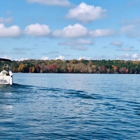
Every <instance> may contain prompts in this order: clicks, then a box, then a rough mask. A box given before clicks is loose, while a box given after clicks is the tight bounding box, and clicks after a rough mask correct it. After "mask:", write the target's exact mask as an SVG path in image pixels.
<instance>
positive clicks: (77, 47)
mask: <svg viewBox="0 0 140 140" xmlns="http://www.w3.org/2000/svg"><path fill="white" fill-rule="evenodd" d="M71 49H73V50H78V51H86V50H88V47H86V46H71Z"/></svg>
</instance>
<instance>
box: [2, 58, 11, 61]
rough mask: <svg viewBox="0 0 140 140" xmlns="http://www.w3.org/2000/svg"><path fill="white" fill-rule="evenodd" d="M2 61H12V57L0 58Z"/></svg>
mask: <svg viewBox="0 0 140 140" xmlns="http://www.w3.org/2000/svg"><path fill="white" fill-rule="evenodd" d="M0 61H7V62H12V61H11V60H10V59H7V58H0Z"/></svg>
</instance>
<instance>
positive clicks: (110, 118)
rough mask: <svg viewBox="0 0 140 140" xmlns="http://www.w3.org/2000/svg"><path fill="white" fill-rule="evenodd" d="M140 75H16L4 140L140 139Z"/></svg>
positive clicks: (4, 99)
mask: <svg viewBox="0 0 140 140" xmlns="http://www.w3.org/2000/svg"><path fill="white" fill-rule="evenodd" d="M139 88H140V75H115V74H114V75H111V74H110V75H99V74H14V84H13V85H12V86H0V139H10V140H11V139H19V140H20V139H21V140H22V139H23V140H24V139H31V140H33V139H61V140H62V139H65V140H69V139H74V140H84V139H86V140H91V139H96V140H97V139H99V140H102V139H120V140H121V139H122V140H124V139H135V140H136V139H140V89H139Z"/></svg>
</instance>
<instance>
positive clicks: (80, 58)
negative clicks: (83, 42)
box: [78, 56, 92, 60]
mask: <svg viewBox="0 0 140 140" xmlns="http://www.w3.org/2000/svg"><path fill="white" fill-rule="evenodd" d="M82 59H85V60H91V59H92V58H91V57H86V56H84V57H79V58H78V60H82Z"/></svg>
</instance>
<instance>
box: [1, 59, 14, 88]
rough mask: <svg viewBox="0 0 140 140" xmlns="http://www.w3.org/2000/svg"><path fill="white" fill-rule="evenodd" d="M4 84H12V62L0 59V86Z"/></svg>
mask: <svg viewBox="0 0 140 140" xmlns="http://www.w3.org/2000/svg"><path fill="white" fill-rule="evenodd" d="M6 84H9V85H12V84H13V73H12V61H11V60H10V59H5V58H0V85H6Z"/></svg>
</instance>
